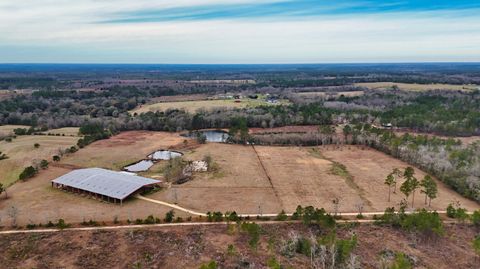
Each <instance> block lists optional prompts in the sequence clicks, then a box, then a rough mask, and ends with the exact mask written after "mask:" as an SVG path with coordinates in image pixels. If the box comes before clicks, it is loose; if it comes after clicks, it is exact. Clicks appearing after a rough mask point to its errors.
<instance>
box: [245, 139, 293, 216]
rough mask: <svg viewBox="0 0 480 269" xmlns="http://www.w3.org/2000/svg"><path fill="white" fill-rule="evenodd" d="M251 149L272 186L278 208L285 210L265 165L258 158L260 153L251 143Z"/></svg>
mask: <svg viewBox="0 0 480 269" xmlns="http://www.w3.org/2000/svg"><path fill="white" fill-rule="evenodd" d="M252 149H253V151H254V152H255V155H256V156H257V159H258V162H259V163H260V166H261V167H262V170H263V172H264V173H265V176H266V177H267V179H268V182H269V183H270V186H271V187H272V190H273V193H274V194H275V197H276V198H277V200H278V202H279V204H280V208H281V209H282V210H285V208H284V206H283V201H282V199H280V195H279V194H278V192H277V190H276V189H275V187H274V186H273V182H272V178H271V177H270V175H269V174H268V172H267V169H266V168H265V165H264V164H263V162H262V159H260V155H258V152H257V149H256V148H255V146H254V145H252Z"/></svg>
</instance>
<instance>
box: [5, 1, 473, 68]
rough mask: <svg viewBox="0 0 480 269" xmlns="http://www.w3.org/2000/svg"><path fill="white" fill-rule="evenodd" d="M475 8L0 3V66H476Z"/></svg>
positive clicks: (456, 4) (440, 4)
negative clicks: (284, 64) (308, 64)
mask: <svg viewBox="0 0 480 269" xmlns="http://www.w3.org/2000/svg"><path fill="white" fill-rule="evenodd" d="M479 14H480V1H479V0H469V1H467V0H449V1H446V0H387V1H379V0H297V1H294V0H195V1H194V0H128V1H127V0H0V63H12V62H17V63H18V62H23V63H37V62H38V63H207V64H209V63H331V62H442V61H443V62H451V61H457V62H465V61H468V62H480V15H479Z"/></svg>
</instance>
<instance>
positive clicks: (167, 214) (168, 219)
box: [165, 210, 175, 222]
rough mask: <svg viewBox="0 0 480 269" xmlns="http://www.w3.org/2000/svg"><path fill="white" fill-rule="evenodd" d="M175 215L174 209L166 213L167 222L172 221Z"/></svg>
mask: <svg viewBox="0 0 480 269" xmlns="http://www.w3.org/2000/svg"><path fill="white" fill-rule="evenodd" d="M174 217H175V212H173V210H170V211H168V212H167V213H166V214H165V222H172V221H173V218H174Z"/></svg>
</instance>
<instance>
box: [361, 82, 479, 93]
mask: <svg viewBox="0 0 480 269" xmlns="http://www.w3.org/2000/svg"><path fill="white" fill-rule="evenodd" d="M394 85H396V86H398V87H399V88H400V89H402V90H409V91H428V90H455V91H471V90H476V89H479V88H480V86H478V85H450V84H415V83H395V82H371V83H355V86H359V87H367V88H369V89H388V88H392V87H393V86H394Z"/></svg>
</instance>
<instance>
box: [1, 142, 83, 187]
mask: <svg viewBox="0 0 480 269" xmlns="http://www.w3.org/2000/svg"><path fill="white" fill-rule="evenodd" d="M77 140H78V137H69V136H44V135H25V136H17V138H15V139H13V140H12V142H7V141H5V140H4V141H0V151H2V152H3V153H5V154H6V155H7V156H8V159H5V160H0V182H1V183H2V184H4V185H7V186H8V185H10V184H12V183H14V182H15V181H16V180H17V179H18V176H19V175H20V173H21V172H22V170H23V169H24V168H25V167H27V166H30V165H32V162H34V161H35V160H42V159H46V160H48V161H51V160H52V156H53V155H57V154H58V152H59V150H60V149H66V148H69V147H71V146H73V145H75V144H76V143H77ZM35 143H38V144H39V145H40V146H39V147H38V148H35V147H34V144H35Z"/></svg>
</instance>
